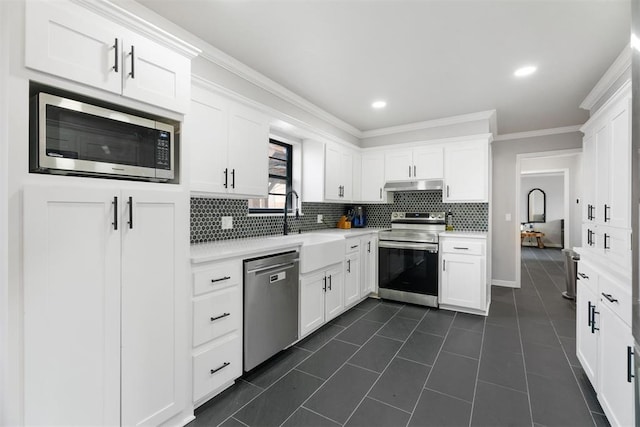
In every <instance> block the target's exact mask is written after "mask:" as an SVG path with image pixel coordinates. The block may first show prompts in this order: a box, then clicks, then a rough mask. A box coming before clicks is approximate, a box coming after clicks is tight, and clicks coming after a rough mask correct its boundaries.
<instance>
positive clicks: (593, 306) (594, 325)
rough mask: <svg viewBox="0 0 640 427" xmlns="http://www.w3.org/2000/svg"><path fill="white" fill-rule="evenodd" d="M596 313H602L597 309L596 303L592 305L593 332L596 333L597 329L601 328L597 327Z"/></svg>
mask: <svg viewBox="0 0 640 427" xmlns="http://www.w3.org/2000/svg"><path fill="white" fill-rule="evenodd" d="M596 314H600V312H599V311H596V305H595V304H593V305H592V306H591V333H592V334H595V333H596V331H599V330H600V328H596Z"/></svg>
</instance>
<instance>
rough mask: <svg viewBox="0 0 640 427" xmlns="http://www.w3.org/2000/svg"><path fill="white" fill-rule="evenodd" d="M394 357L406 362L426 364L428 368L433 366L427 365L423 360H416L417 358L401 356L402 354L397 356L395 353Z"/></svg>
mask: <svg viewBox="0 0 640 427" xmlns="http://www.w3.org/2000/svg"><path fill="white" fill-rule="evenodd" d="M401 348H402V347H401ZM395 358H396V359H401V360H406V361H407V362H413V363H417V364H419V365H422V366H428V367H429V368H433V365H429V364H427V363H424V362H418V361H417V360H413V359H409V358H408V357H402V356H397V355H396V356H395Z"/></svg>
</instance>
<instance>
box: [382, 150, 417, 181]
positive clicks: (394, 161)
mask: <svg viewBox="0 0 640 427" xmlns="http://www.w3.org/2000/svg"><path fill="white" fill-rule="evenodd" d="M412 173H413V150H411V149H409V150H389V151H387V152H386V153H385V155H384V176H385V181H407V180H410V179H411V177H412Z"/></svg>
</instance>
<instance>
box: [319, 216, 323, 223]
mask: <svg viewBox="0 0 640 427" xmlns="http://www.w3.org/2000/svg"><path fill="white" fill-rule="evenodd" d="M323 219H324V215H318V224H322V221H323Z"/></svg>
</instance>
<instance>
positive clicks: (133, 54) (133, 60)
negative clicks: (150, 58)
mask: <svg viewBox="0 0 640 427" xmlns="http://www.w3.org/2000/svg"><path fill="white" fill-rule="evenodd" d="M129 75H130V76H131V78H132V79H135V78H136V51H135V47H134V46H131V72H130V73H129Z"/></svg>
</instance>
